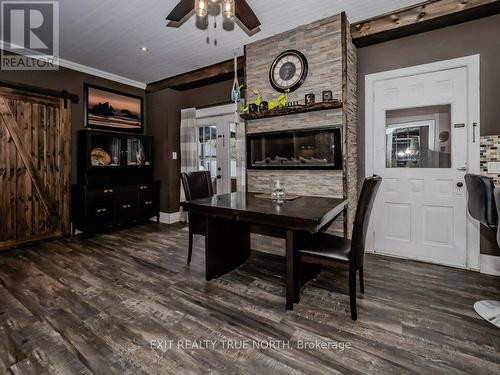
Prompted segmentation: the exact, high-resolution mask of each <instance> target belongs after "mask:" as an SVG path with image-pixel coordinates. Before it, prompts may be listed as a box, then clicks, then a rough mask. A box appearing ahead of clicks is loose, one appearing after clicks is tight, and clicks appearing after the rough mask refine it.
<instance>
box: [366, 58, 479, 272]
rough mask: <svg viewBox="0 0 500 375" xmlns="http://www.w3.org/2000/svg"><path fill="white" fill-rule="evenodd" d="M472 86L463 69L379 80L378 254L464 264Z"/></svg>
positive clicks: (375, 164)
mask: <svg viewBox="0 0 500 375" xmlns="http://www.w3.org/2000/svg"><path fill="white" fill-rule="evenodd" d="M467 85H468V77H467V68H465V67H462V68H455V69H449V70H442V71H435V72H431V73H423V74H418V75H413V76H404V77H400V78H394V79H386V80H380V81H377V82H375V84H374V87H373V91H374V98H373V100H374V103H373V113H372V115H373V171H374V173H375V174H378V175H380V176H382V177H383V185H382V187H381V189H380V192H379V194H378V197H377V201H376V204H375V207H374V214H373V216H372V221H373V227H374V239H373V241H374V250H375V252H377V253H382V254H387V255H394V256H399V257H404V258H410V259H416V260H422V261H429V262H434V263H439V264H446V265H451V266H455V267H465V266H466V264H467V220H468V218H467V208H466V192H465V183H464V175H465V174H466V173H467V171H468V147H469V135H468V134H469V132H468V130H469V128H470V126H469V122H468V113H467V111H468V102H467V100H468V95H467V90H468V87H467Z"/></svg>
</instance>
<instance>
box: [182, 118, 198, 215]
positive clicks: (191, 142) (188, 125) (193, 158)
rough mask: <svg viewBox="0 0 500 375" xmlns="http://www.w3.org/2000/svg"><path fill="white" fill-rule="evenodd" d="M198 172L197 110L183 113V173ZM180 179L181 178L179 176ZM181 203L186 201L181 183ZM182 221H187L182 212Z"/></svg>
mask: <svg viewBox="0 0 500 375" xmlns="http://www.w3.org/2000/svg"><path fill="white" fill-rule="evenodd" d="M197 170H198V129H197V128H196V108H188V109H183V110H182V111H181V172H185V173H189V172H196V171H197ZM179 178H180V176H179ZM180 196H181V200H180V201H181V202H184V201H185V200H186V196H185V195H184V189H183V187H182V181H181V195H180ZM181 220H182V221H184V222H185V221H187V215H186V214H185V212H182V208H181Z"/></svg>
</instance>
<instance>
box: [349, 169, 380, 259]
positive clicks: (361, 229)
mask: <svg viewBox="0 0 500 375" xmlns="http://www.w3.org/2000/svg"><path fill="white" fill-rule="evenodd" d="M381 183H382V177H380V176H373V177H368V178H366V179H365V181H364V182H363V188H362V189H361V194H360V196H359V201H358V207H357V208H356V217H355V219H354V227H353V233H352V241H351V255H350V257H351V259H350V261H351V266H354V267H356V268H358V267H361V266H363V260H364V256H365V245H366V234H367V232H368V224H369V221H370V215H371V213H372V208H373V203H374V202H375V197H376V196H377V192H378V189H379V187H380V184H381Z"/></svg>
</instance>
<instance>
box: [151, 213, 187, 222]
mask: <svg viewBox="0 0 500 375" xmlns="http://www.w3.org/2000/svg"><path fill="white" fill-rule="evenodd" d="M151 220H152V221H156V218H154V219H151ZM180 221H181V213H180V211H179V212H174V213H170V214H169V213H166V212H160V223H163V224H175V223H178V222H180Z"/></svg>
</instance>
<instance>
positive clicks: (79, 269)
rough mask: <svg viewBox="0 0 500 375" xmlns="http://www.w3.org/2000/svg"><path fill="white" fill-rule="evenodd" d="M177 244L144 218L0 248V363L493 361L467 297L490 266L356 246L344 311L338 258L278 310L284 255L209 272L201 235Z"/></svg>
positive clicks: (26, 369)
mask: <svg viewBox="0 0 500 375" xmlns="http://www.w3.org/2000/svg"><path fill="white" fill-rule="evenodd" d="M186 253H187V231H186V230H185V228H184V227H182V226H179V225H174V226H166V225H156V224H148V225H145V226H142V227H137V228H132V229H126V230H121V231H117V232H114V233H109V234H101V235H96V236H93V237H84V236H77V237H73V238H68V239H63V240H58V241H52V242H46V243H43V244H40V245H37V246H33V247H31V248H28V249H23V250H17V251H13V252H9V253H2V254H0V283H1V284H0V374H4V373H7V374H106V375H107V374H120V375H122V374H290V375H292V374H340V373H343V374H346V373H349V374H384V375H385V374H410V373H412V374H413V373H417V374H499V373H500V330H499V329H496V328H495V327H494V326H492V325H490V324H489V323H487V322H485V321H483V320H482V319H480V318H479V317H478V316H477V315H476V313H475V312H474V310H473V309H472V304H473V303H474V302H475V301H476V300H478V299H485V298H486V299H500V278H495V277H489V276H485V275H480V274H477V273H473V272H466V271H460V270H454V269H450V268H445V267H439V266H433V265H427V264H420V263H415V262H410V261H403V260H396V259H390V258H384V257H378V256H367V259H366V265H365V284H366V295H365V297H364V298H361V297H360V298H359V299H358V304H359V305H358V306H359V318H358V321H357V322H353V321H352V320H351V319H350V314H349V297H348V292H347V282H346V271H345V270H336V271H334V272H329V273H326V272H324V273H322V274H321V276H320V278H319V279H318V280H317V281H315V282H313V283H310V284H308V286H306V289H305V290H304V291H303V295H302V300H301V303H300V305H296V307H295V310H294V311H288V312H287V311H285V305H284V295H285V287H284V286H285V279H284V276H285V262H284V259H282V258H280V257H277V256H275V255H271V254H263V253H257V252H254V253H252V255H251V258H250V260H249V261H248V262H247V263H246V264H245V265H244V266H242V267H241V268H240V269H238V270H237V271H234V272H231V273H229V274H228V275H226V276H224V277H222V278H220V279H217V280H213V281H211V282H206V281H205V279H204V256H203V239H202V238H201V237H200V238H197V239H196V241H195V248H194V254H193V262H192V264H191V266H190V267H187V266H186ZM153 340H155V341H153ZM160 340H172V341H173V343H172V348H170V344H168V345H167V347H165V346H166V345H164V344H163V343H162V345H158V343H159V342H160ZM177 340H180V341H177ZM183 340H193V342H194V343H200V341H196V340H212V341H214V343H215V344H214V347H211V344H209V343H206V344H205V345H206V346H207V347H208V348H207V349H203V348H193V347H190V348H188V347H187V344H188V342H186V341H183ZM231 340H233V341H231ZM245 340H248V341H245ZM270 340H272V341H270ZM152 341H153V343H154V345H155V348H151V342H152ZM335 342H340V343H346V345H347V346H346V347H345V348H344V350H339V349H337V350H335V347H334V343H335ZM231 343H232V344H233V345H234V346H236V345H239V344H242V343H245V344H246V345H248V348H245V349H239V350H238V349H236V348H232V347H227V346H228V345H230V344H231ZM299 343H307V344H308V345H313V344H321V343H323V345H327V346H328V347H327V348H317V347H315V348H307V349H299V348H297V346H298V345H299ZM178 344H181V345H184V347H177V345H178ZM200 344H201V343H200ZM288 344H289V345H290V347H287V345H288ZM191 345H194V344H193V343H191ZM259 345H260V346H259ZM266 345H268V346H269V347H266ZM158 346H159V347H158Z"/></svg>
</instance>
